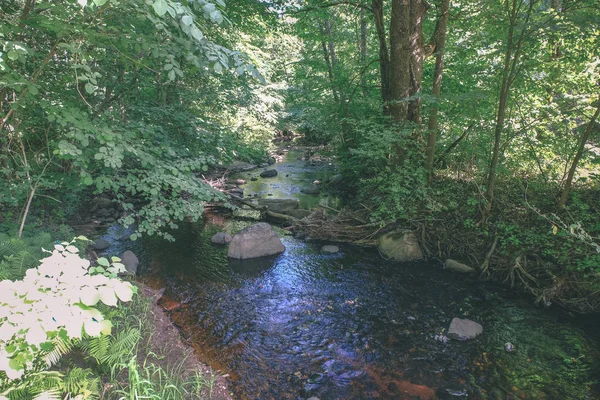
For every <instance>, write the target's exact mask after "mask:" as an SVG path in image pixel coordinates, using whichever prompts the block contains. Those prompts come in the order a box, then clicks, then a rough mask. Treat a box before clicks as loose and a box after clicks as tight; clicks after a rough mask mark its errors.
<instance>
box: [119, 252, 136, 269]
mask: <svg viewBox="0 0 600 400" xmlns="http://www.w3.org/2000/svg"><path fill="white" fill-rule="evenodd" d="M121 263H122V264H123V265H124V266H125V269H126V270H127V272H128V273H129V274H131V275H135V274H137V268H138V265H139V264H140V260H138V258H137V256H136V255H135V254H134V253H133V251H131V250H127V251H125V252H123V254H121Z"/></svg>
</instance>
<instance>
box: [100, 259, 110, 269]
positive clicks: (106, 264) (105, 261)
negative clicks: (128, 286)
mask: <svg viewBox="0 0 600 400" xmlns="http://www.w3.org/2000/svg"><path fill="white" fill-rule="evenodd" d="M98 264H100V265H102V266H103V267H108V266H109V265H110V263H109V262H108V260H107V259H106V258H104V257H100V258H99V259H98Z"/></svg>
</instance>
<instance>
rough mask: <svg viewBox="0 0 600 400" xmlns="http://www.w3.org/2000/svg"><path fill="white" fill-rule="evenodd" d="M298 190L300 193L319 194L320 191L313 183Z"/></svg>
mask: <svg viewBox="0 0 600 400" xmlns="http://www.w3.org/2000/svg"><path fill="white" fill-rule="evenodd" d="M300 191H301V192H302V193H306V194H319V193H321V189H319V186H318V185H315V184H314V183H313V184H312V185H310V186H308V187H305V188H302V189H300Z"/></svg>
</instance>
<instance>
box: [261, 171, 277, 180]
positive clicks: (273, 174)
mask: <svg viewBox="0 0 600 400" xmlns="http://www.w3.org/2000/svg"><path fill="white" fill-rule="evenodd" d="M276 176H277V170H276V169H267V170H264V171H263V172H261V173H260V177H261V178H274V177H276Z"/></svg>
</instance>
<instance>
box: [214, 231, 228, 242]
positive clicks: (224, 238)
mask: <svg viewBox="0 0 600 400" xmlns="http://www.w3.org/2000/svg"><path fill="white" fill-rule="evenodd" d="M231 239H232V238H231V235H229V234H227V233H225V232H219V233H215V234H214V235H213V237H211V238H210V241H211V242H212V243H214V244H228V243H229V242H231Z"/></svg>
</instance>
